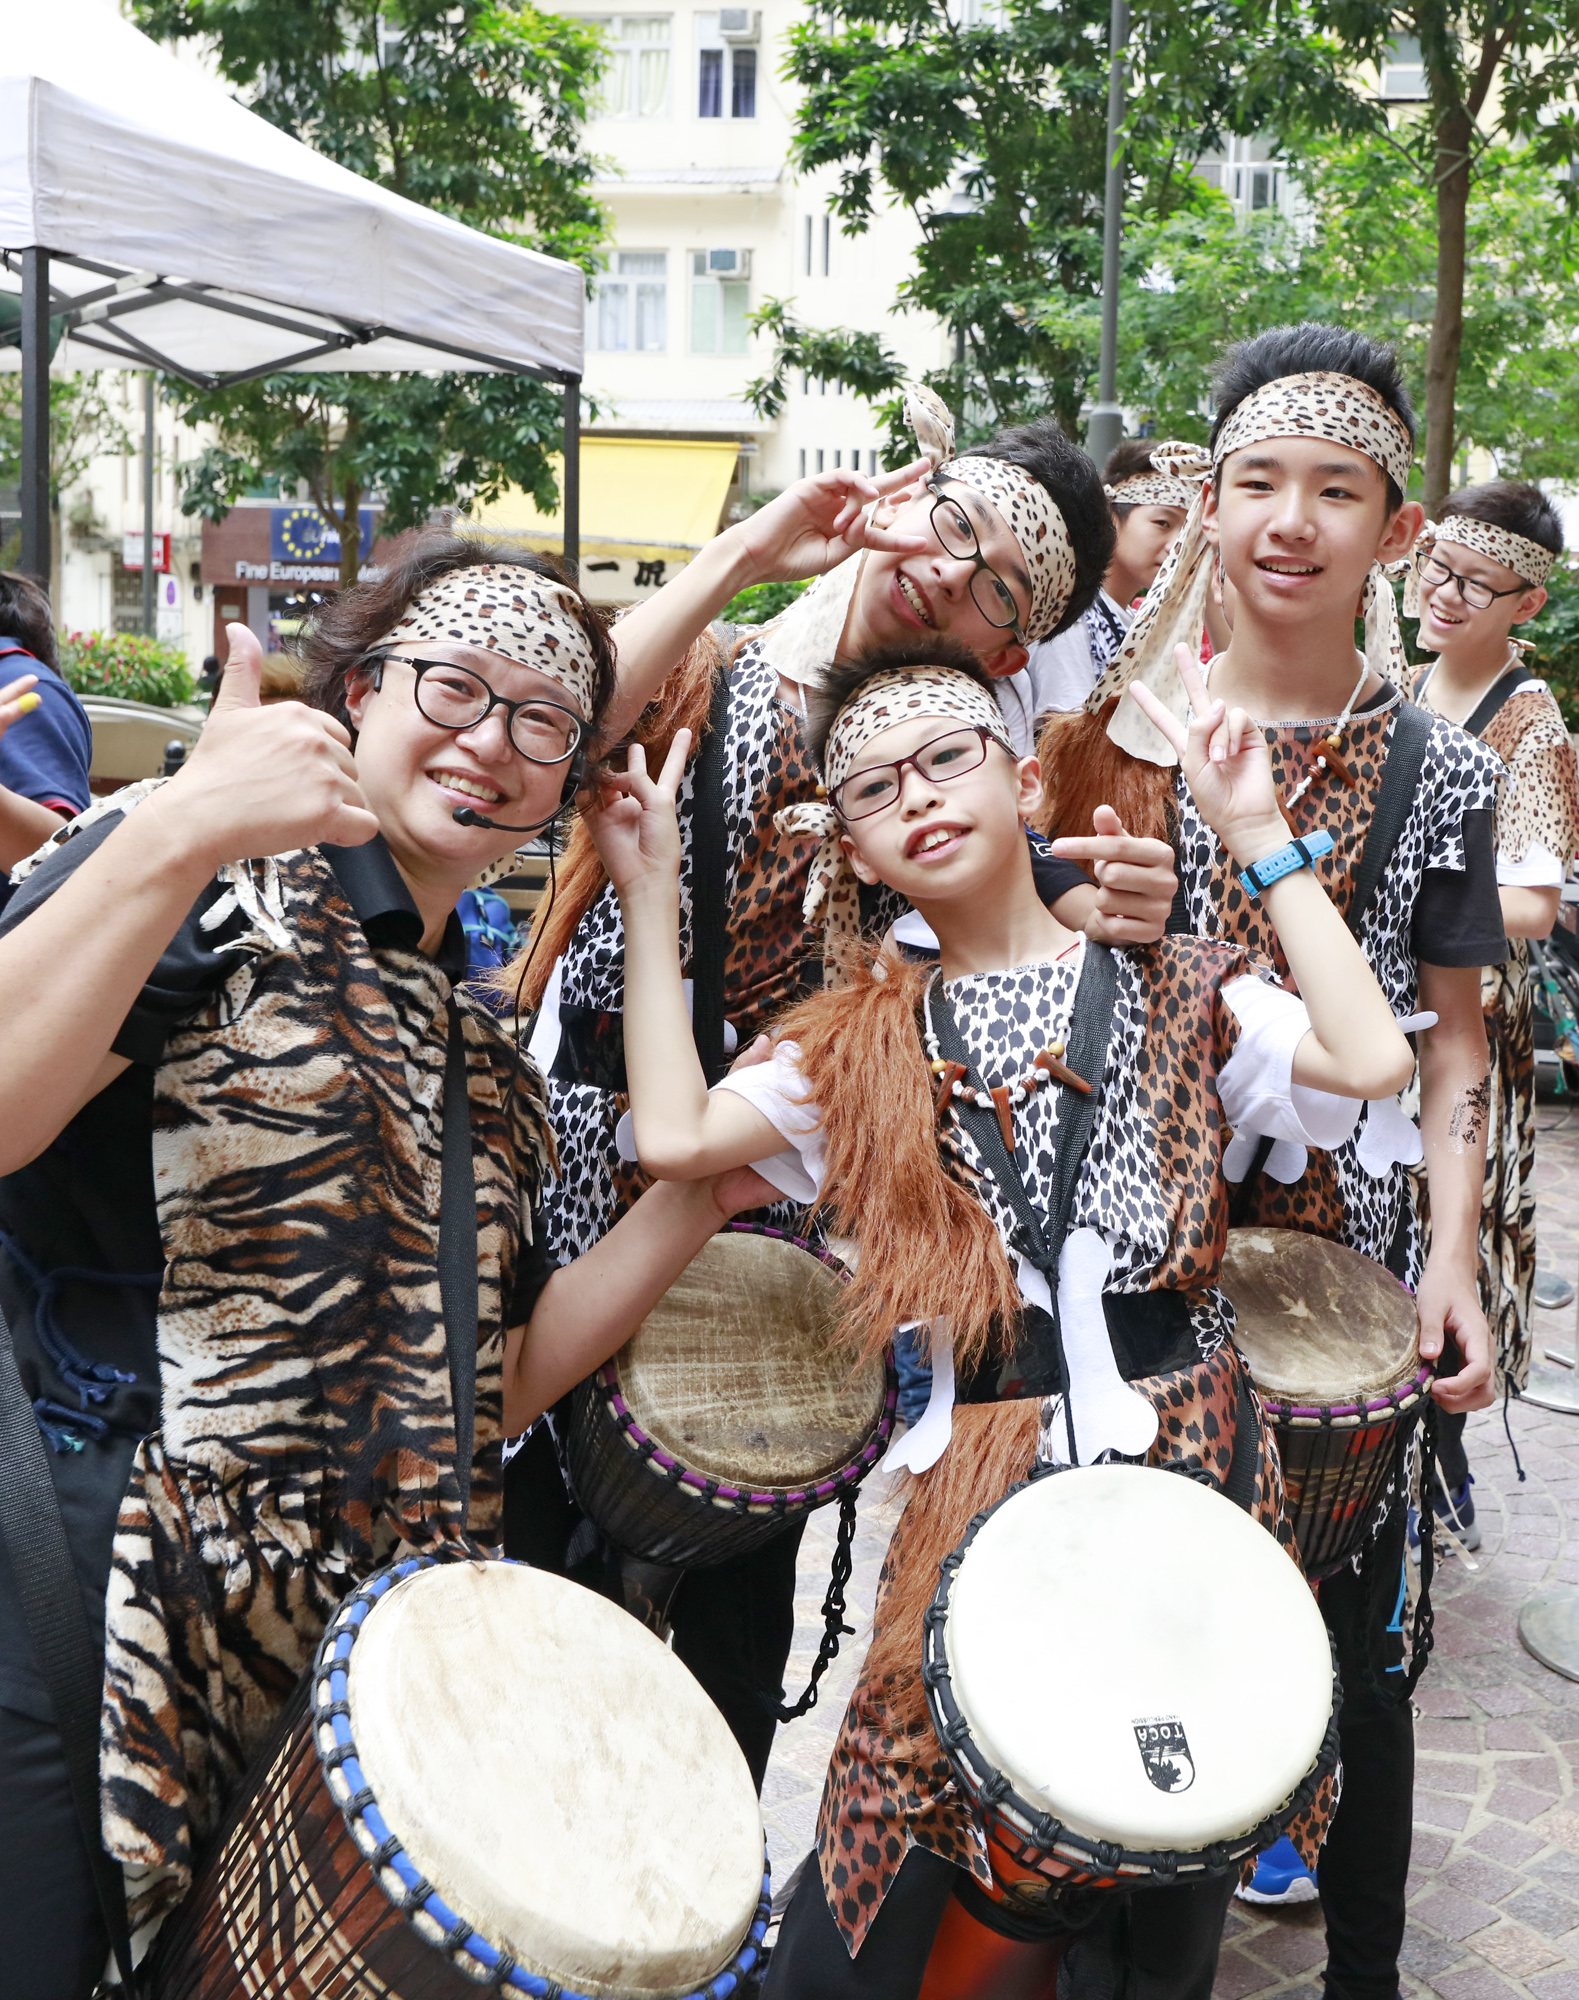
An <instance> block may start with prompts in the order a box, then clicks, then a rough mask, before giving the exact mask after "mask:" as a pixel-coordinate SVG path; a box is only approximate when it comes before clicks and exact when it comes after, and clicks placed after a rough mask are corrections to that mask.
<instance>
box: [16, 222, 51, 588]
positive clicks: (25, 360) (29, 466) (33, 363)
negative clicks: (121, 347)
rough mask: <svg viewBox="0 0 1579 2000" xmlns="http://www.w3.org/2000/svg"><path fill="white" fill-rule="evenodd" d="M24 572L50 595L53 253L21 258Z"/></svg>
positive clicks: (36, 252) (26, 252) (29, 252)
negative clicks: (51, 263) (33, 578)
mask: <svg viewBox="0 0 1579 2000" xmlns="http://www.w3.org/2000/svg"><path fill="white" fill-rule="evenodd" d="M21 505H22V557H21V566H22V569H23V571H24V572H25V573H26V574H27V575H28V576H31V577H36V578H37V579H38V581H39V582H40V583H41V584H43V586H44V588H45V589H46V590H47V589H48V588H49V573H50V568H51V563H50V554H51V548H50V543H51V540H52V537H51V535H50V532H49V528H50V521H49V252H48V251H47V250H24V251H23V252H22V492H21Z"/></svg>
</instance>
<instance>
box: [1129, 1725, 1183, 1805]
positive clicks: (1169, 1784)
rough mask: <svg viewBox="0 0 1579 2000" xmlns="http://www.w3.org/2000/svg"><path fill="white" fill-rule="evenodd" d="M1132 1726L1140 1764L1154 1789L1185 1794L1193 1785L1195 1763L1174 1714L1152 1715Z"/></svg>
mask: <svg viewBox="0 0 1579 2000" xmlns="http://www.w3.org/2000/svg"><path fill="white" fill-rule="evenodd" d="M1134 1727H1135V1742H1136V1746H1137V1747H1138V1749H1139V1750H1140V1761H1141V1762H1142V1764H1144V1765H1145V1767H1146V1776H1147V1777H1148V1778H1149V1779H1150V1780H1151V1782H1152V1783H1153V1784H1154V1785H1155V1786H1156V1787H1157V1790H1158V1791H1159V1792H1187V1791H1188V1790H1189V1789H1190V1787H1191V1785H1193V1784H1194V1783H1195V1760H1194V1758H1193V1757H1191V1755H1190V1741H1189V1738H1188V1737H1187V1736H1186V1735H1185V1733H1184V1724H1183V1723H1182V1722H1181V1721H1180V1720H1179V1718H1178V1717H1177V1716H1176V1715H1153V1716H1149V1717H1148V1718H1147V1719H1146V1720H1145V1721H1144V1722H1137V1723H1136V1724H1135V1725H1134Z"/></svg>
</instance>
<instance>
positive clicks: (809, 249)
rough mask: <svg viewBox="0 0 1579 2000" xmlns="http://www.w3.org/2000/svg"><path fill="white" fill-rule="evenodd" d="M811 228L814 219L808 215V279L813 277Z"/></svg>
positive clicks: (806, 259) (806, 261) (806, 258)
mask: <svg viewBox="0 0 1579 2000" xmlns="http://www.w3.org/2000/svg"><path fill="white" fill-rule="evenodd" d="M811 228H812V219H811V217H810V216H809V215H808V216H807V218H806V256H805V264H806V275H807V277H808V278H809V277H810V276H811Z"/></svg>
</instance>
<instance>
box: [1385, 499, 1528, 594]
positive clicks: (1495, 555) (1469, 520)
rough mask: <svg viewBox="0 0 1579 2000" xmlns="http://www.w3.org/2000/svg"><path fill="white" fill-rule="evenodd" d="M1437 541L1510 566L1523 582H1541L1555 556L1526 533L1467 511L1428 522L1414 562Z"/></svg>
mask: <svg viewBox="0 0 1579 2000" xmlns="http://www.w3.org/2000/svg"><path fill="white" fill-rule="evenodd" d="M1438 542H1456V543H1457V544H1458V546H1459V547H1460V548H1461V549H1473V550H1474V551H1475V553H1476V554H1477V555H1482V556H1489V557H1490V558H1491V560H1492V561H1493V562H1499V563H1501V564H1502V565H1503V567H1504V568H1505V569H1511V570H1512V571H1513V574H1514V575H1515V576H1516V577H1519V578H1521V579H1522V580H1523V581H1524V582H1525V583H1530V584H1535V583H1544V582H1545V581H1546V579H1547V578H1548V577H1549V576H1550V575H1551V573H1552V569H1553V567H1554V566H1555V564H1556V561H1557V557H1556V555H1555V554H1554V553H1553V552H1552V550H1550V549H1543V548H1542V547H1541V545H1540V543H1539V542H1532V541H1531V540H1530V538H1529V536H1528V535H1516V534H1514V532H1513V530H1512V529H1511V528H1499V527H1497V526H1496V525H1495V523H1494V522H1491V521H1477V520H1475V519H1474V517H1473V516H1472V515H1469V514H1449V515H1447V516H1446V517H1445V518H1444V519H1443V520H1440V521H1427V522H1426V524H1425V526H1424V527H1423V528H1422V529H1421V530H1420V539H1419V541H1417V542H1416V543H1415V557H1416V560H1417V561H1424V559H1425V558H1426V557H1427V556H1428V555H1429V554H1430V553H1431V550H1432V548H1433V547H1434V546H1435V544H1436V543H1438Z"/></svg>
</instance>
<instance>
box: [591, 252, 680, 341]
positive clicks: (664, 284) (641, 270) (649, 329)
mask: <svg viewBox="0 0 1579 2000" xmlns="http://www.w3.org/2000/svg"><path fill="white" fill-rule="evenodd" d="M668 270H669V253H668V251H667V250H616V251H615V253H614V255H613V256H612V257H611V258H610V259H609V268H608V271H607V272H606V273H605V275H604V276H602V277H600V278H599V279H598V280H597V294H596V297H595V298H594V299H593V301H592V307H591V311H590V312H589V314H588V317H589V319H590V320H591V325H590V326H589V327H588V329H587V331H588V333H589V335H590V336H591V341H592V345H593V346H594V347H597V348H600V349H602V351H603V352H604V353H605V354H662V353H663V352H664V351H665V349H666V348H667V347H668V345H669V312H668V305H669V300H668V292H669V286H668Z"/></svg>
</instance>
